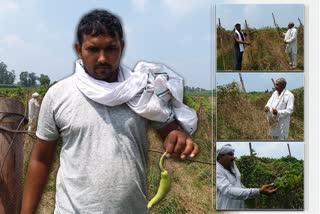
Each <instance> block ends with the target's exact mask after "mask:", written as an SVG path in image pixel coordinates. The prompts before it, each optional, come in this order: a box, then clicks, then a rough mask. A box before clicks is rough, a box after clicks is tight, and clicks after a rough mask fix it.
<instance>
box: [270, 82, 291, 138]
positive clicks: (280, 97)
mask: <svg viewBox="0 0 320 214" xmlns="http://www.w3.org/2000/svg"><path fill="white" fill-rule="evenodd" d="M286 85H287V81H286V80H285V79H284V78H279V79H277V80H276V82H275V84H274V87H275V89H276V90H275V91H274V92H273V94H272V96H271V97H270V99H269V100H268V103H267V104H266V106H265V109H264V111H265V112H266V113H267V119H268V122H269V126H270V128H271V134H272V139H275V140H286V139H288V135H289V125H290V115H291V114H292V113H293V106H294V96H293V94H292V93H291V92H290V91H289V90H287V89H286Z"/></svg>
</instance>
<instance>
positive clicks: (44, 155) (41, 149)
mask: <svg viewBox="0 0 320 214" xmlns="http://www.w3.org/2000/svg"><path fill="white" fill-rule="evenodd" d="M56 144H57V141H44V140H40V139H39V140H38V142H37V143H36V144H35V145H34V148H33V151H32V155H31V159H30V162H29V166H28V171H27V175H26V182H25V186H24V192H23V199H22V207H21V214H29V213H35V212H36V209H37V207H38V204H39V201H40V199H41V195H42V192H43V189H44V187H45V185H46V183H47V179H48V175H49V173H50V169H51V166H52V163H53V159H54V154H55V150H56Z"/></svg>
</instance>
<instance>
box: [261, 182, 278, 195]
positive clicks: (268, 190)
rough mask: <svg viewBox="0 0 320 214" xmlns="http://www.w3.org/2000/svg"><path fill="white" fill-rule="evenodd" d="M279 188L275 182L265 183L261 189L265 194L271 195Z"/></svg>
mask: <svg viewBox="0 0 320 214" xmlns="http://www.w3.org/2000/svg"><path fill="white" fill-rule="evenodd" d="M277 190H278V188H275V189H274V187H273V184H266V185H263V186H262V187H261V188H260V189H259V191H260V193H261V194H265V195H271V194H273V193H275V192H276V191H277Z"/></svg>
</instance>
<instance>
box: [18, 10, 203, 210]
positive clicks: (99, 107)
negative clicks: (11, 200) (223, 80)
mask: <svg viewBox="0 0 320 214" xmlns="http://www.w3.org/2000/svg"><path fill="white" fill-rule="evenodd" d="M124 45H125V43H124V38H123V31H122V26H121V23H120V20H119V18H118V17H116V16H115V15H113V14H111V13H109V12H108V11H105V10H94V11H91V12H89V13H88V14H86V15H85V16H84V17H82V19H81V20H80V23H79V25H78V28H77V41H76V44H75V49H76V52H77V54H78V56H79V60H77V61H76V65H75V73H74V75H72V76H71V77H68V78H66V79H64V80H62V81H60V82H58V83H56V84H55V85H54V86H52V87H51V88H50V89H49V91H48V92H47V94H46V95H45V97H44V99H43V102H42V107H41V110H40V116H39V123H38V129H37V132H36V135H37V137H38V138H39V140H38V142H37V143H36V144H35V146H34V149H33V152H32V156H31V160H30V162H29V167H28V171H27V175H26V183H25V190H24V194H23V203H22V210H21V213H23V214H28V213H34V212H35V210H36V208H37V206H38V203H39V200H40V198H41V194H42V191H43V189H44V187H45V184H46V181H47V178H48V175H49V172H50V167H51V165H52V163H53V159H54V156H55V150H56V145H57V142H58V139H60V138H61V139H62V147H61V152H60V167H59V170H58V174H57V179H56V198H55V203H56V204H55V211H54V212H55V213H139V214H140V213H147V212H148V210H147V197H146V164H147V163H146V161H147V160H146V159H147V128H148V127H150V126H152V127H154V128H157V131H158V133H159V135H160V136H161V137H162V139H163V140H164V143H163V146H164V148H165V151H166V152H167V154H168V155H167V156H178V157H180V158H181V159H185V158H193V157H194V156H195V155H196V154H197V153H198V146H197V144H195V143H194V142H193V140H192V139H191V137H190V136H189V134H187V131H188V133H192V131H194V130H193V129H192V128H190V130H191V131H190V130H189V129H186V128H185V127H186V126H184V125H190V124H188V122H186V121H188V118H187V119H186V117H185V116H190V117H194V116H195V117H196V115H195V114H194V115H193V114H191V115H182V117H185V118H184V119H186V120H183V119H181V117H180V116H181V115H178V112H176V111H175V110H174V111H172V110H171V111H168V112H166V111H167V110H168V109H174V106H173V107H171V106H169V107H168V106H164V107H163V108H162V111H160V110H159V111H157V112H153V111H154V108H150V109H148V110H144V109H143V107H145V106H148V104H149V103H143V104H144V105H139V102H136V100H135V99H136V98H141V99H144V98H146V97H150V96H151V95H153V92H152V90H156V87H154V88H155V89H153V88H152V87H153V86H154V85H152V84H153V83H152V81H155V80H156V79H157V77H156V76H152V75H149V76H148V75H145V73H142V72H141V73H139V72H140V71H139V69H138V70H135V72H131V71H130V70H129V69H128V68H126V67H125V66H123V65H121V64H120V62H121V57H122V54H123V50H124ZM140 65H141V66H140V67H139V68H140V69H142V70H143V69H146V68H148V69H150V70H152V69H153V70H154V71H155V72H157V71H158V74H157V75H160V77H161V74H162V75H163V72H162V71H163V68H164V67H163V66H157V65H154V64H152V65H149V64H147V63H145V64H140ZM148 69H147V70H148ZM147 74H151V73H147ZM152 74H155V73H152ZM149 77H150V79H149ZM168 78H169V79H170V75H169V76H168V75H167V74H166V75H165V78H164V79H163V80H164V81H167V79H168ZM175 80H176V79H175ZM147 83H148V85H147ZM175 83H177V82H175ZM166 84H170V83H166ZM149 85H151V86H152V87H151V88H148V86H149ZM146 88H147V90H146ZM163 90H165V88H163ZM151 92H152V93H151ZM160 94H161V95H160ZM168 94H171V93H170V92H168V91H167V90H165V91H162V92H161V93H159V95H158V94H157V96H158V97H156V99H155V100H153V104H155V103H156V102H159V103H164V102H165V100H166V99H167V97H166V96H167V95H168ZM138 101H141V100H138ZM150 102H151V101H150ZM177 102H178V100H176V99H174V98H172V103H177ZM172 105H174V104H172ZM178 105H179V106H178V107H179V108H180V107H183V104H181V103H179V102H178ZM153 106H156V105H153ZM176 107H177V106H176ZM183 109H184V110H188V109H187V107H183ZM189 110H190V109H189ZM189 112H190V111H189ZM191 112H192V111H191ZM166 114H168V117H167V118H163V117H162V118H161V119H162V121H160V120H157V121H150V120H148V119H146V118H149V117H152V116H153V117H158V116H161V115H166ZM179 118H180V119H179ZM189 119H190V118H189ZM159 121H160V122H159ZM189 121H190V120H189ZM193 121H196V119H195V120H194V118H193ZM181 127H183V128H184V129H185V130H186V131H185V130H183V129H182V128H181Z"/></svg>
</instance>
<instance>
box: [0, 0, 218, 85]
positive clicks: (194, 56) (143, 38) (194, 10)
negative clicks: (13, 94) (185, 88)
mask: <svg viewBox="0 0 320 214" xmlns="http://www.w3.org/2000/svg"><path fill="white" fill-rule="evenodd" d="M94 8H104V9H107V10H110V11H112V12H114V13H115V14H117V15H118V16H120V17H121V19H122V23H123V25H124V29H125V39H126V49H125V55H124V59H123V63H124V64H126V65H128V66H129V67H132V68H133V67H134V65H135V64H136V63H137V61H140V60H145V61H153V62H162V63H165V64H166V65H168V66H169V67H171V68H172V69H174V70H175V71H176V72H178V73H179V74H181V75H182V76H183V77H185V80H186V84H187V85H189V86H196V87H202V88H206V89H210V87H211V81H210V50H211V49H210V48H211V46H210V39H211V38H210V37H211V36H212V34H211V33H210V22H212V20H211V19H210V16H211V1H210V0H202V1H198V0H189V1H183V0H174V1H171V0H158V1H150V0H127V1H117V0H93V1H86V0H78V1H62V0H56V1H41V0H19V1H18V0H0V26H1V28H0V62H4V63H5V64H6V65H7V66H8V69H9V70H15V71H16V74H19V73H20V72H21V71H29V72H35V73H36V74H38V75H39V74H40V73H43V74H47V75H49V77H50V78H51V79H52V80H59V79H61V78H63V77H65V76H67V75H70V74H71V73H72V70H73V63H74V61H75V59H76V55H75V52H74V50H73V43H74V35H75V33H74V32H75V27H76V25H77V23H78V21H79V18H80V17H81V16H82V15H83V14H84V13H86V12H88V11H90V10H92V9H94ZM17 79H18V78H17Z"/></svg>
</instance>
